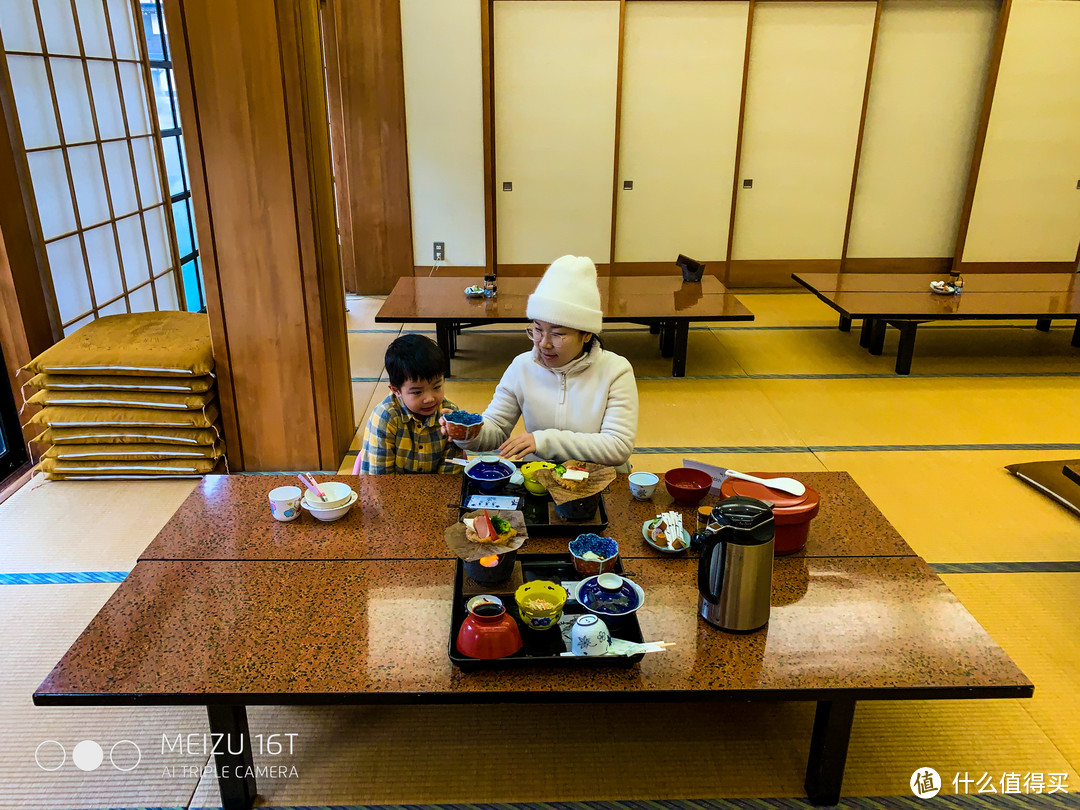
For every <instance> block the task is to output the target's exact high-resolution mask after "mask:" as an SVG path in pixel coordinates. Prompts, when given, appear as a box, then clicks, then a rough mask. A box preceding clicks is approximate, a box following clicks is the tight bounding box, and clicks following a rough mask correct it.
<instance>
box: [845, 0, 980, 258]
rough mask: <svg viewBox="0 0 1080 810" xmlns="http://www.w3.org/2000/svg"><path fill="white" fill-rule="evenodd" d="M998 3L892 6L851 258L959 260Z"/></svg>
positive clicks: (879, 57)
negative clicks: (955, 252)
mask: <svg viewBox="0 0 1080 810" xmlns="http://www.w3.org/2000/svg"><path fill="white" fill-rule="evenodd" d="M998 6H999V4H998V0H936V2H933V3H927V2H925V0H885V4H884V7H883V9H882V13H881V23H880V25H879V29H878V38H877V48H876V50H875V54H874V73H873V78H872V81H871V85H870V100H869V104H868V106H867V110H866V128H865V131H864V133H863V143H862V155H861V157H860V160H859V180H858V185H857V186H856V189H855V206H854V209H853V211H852V217H851V236H850V238H849V241H848V254H847V255H848V256H849V257H852V258H859V257H873V258H883V257H903V258H918V257H924V258H927V257H933V258H946V257H951V256H952V255H953V250H954V249H955V247H956V233H957V229H958V227H959V224H960V212H961V209H962V208H963V204H964V192H965V190H966V188H967V179H968V172H969V171H970V169H971V152H972V148H973V145H974V142H975V130H976V127H977V126H978V122H979V112H980V109H981V107H982V94H983V85H984V83H985V81H986V72H987V67H988V63H989V60H990V50H991V45H992V43H993V39H994V32H995V30H996V28H997V13H998Z"/></svg>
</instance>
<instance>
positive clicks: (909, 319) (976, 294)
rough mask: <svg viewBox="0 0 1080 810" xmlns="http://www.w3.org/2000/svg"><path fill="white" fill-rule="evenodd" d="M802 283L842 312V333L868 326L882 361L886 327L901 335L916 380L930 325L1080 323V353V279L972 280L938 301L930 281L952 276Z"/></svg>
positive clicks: (809, 276)
mask: <svg viewBox="0 0 1080 810" xmlns="http://www.w3.org/2000/svg"><path fill="white" fill-rule="evenodd" d="M791 277H792V278H793V279H795V281H797V282H799V283H800V284H801V285H803V286H804V287H806V289H808V290H810V292H812V293H814V295H816V296H817V297H818V298H819V299H820V300H821V301H823V302H825V303H826V304H828V305H829V306H830V307H832V308H833V309H835V310H836V311H837V312H838V313H840V328H841V330H843V331H848V330H849V329H850V328H851V322H852V320H854V319H856V318H860V319H862V322H863V324H862V334H861V336H860V340H859V345H861V346H863V347H865V348H867V349H869V351H870V354H873V355H880V354H881V353H882V351H883V349H884V344H885V328H886V325H887V324H888V325H890V326H895V327H896V328H897V329H898V330H900V344H899V346H898V348H897V352H896V373H897V374H910V373H911V360H912V357H913V356H914V354H915V334H916V331H917V329H918V327H919V324H921V323H928V322H930V321H965V320H971V321H980V320H1023V319H1028V318H1030V319H1031V320H1034V321H1035V322H1036V328H1037V329H1039V330H1041V331H1044V332H1045V331H1049V329H1050V323H1051V321H1053V320H1054V319H1062V318H1066V319H1069V320H1075V321H1076V327H1075V329H1074V330H1073V337H1072V345H1073V346H1080V280H1078V279H1080V276H1078V274H1076V273H970V274H969V273H965V274H964V292H963V293H961V294H960V295H937V294H935V293H932V292H930V282H931V281H934V280H942V279H944V278H947V274H937V275H934V274H925V273H792V274H791Z"/></svg>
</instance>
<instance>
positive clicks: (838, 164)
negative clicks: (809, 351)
mask: <svg viewBox="0 0 1080 810" xmlns="http://www.w3.org/2000/svg"><path fill="white" fill-rule="evenodd" d="M875 10H876V7H875V4H874V3H872V2H865V3H863V2H801V3H800V2H795V3H785V2H777V3H773V2H769V3H758V4H757V5H756V6H755V9H754V21H753V32H752V39H751V46H750V70H749V81H748V86H747V91H746V92H747V96H746V114H745V122H744V128H743V139H742V155H741V161H740V168H739V175H740V178H739V179H740V188H739V192H738V197H737V200H736V206H735V236H734V244H733V246H732V258H733V259H736V260H739V259H747V260H767V259H789V260H790V259H795V260H797V259H835V260H837V261H839V259H840V255H841V248H842V245H843V241H844V229H845V224H846V221H847V209H848V201H849V199H850V192H851V177H852V171H853V169H854V166H855V146H856V142H857V141H858V132H859V119H860V116H861V112H862V100H863V93H864V90H865V86H866V69H867V65H868V60H869V55H870V42H871V38H872V35H873V29H874V16H875ZM746 181H752V187H743V186H742V183H744V182H746ZM740 281H742V283H753V280H752V279H749V278H747V279H740Z"/></svg>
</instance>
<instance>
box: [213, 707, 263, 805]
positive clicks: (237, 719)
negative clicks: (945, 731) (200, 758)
mask: <svg viewBox="0 0 1080 810" xmlns="http://www.w3.org/2000/svg"><path fill="white" fill-rule="evenodd" d="M206 713H207V715H208V716H209V718H210V739H211V740H213V741H214V747H215V754H214V766H215V768H216V769H217V772H218V790H220V791H221V808H222V810H249V808H251V807H252V806H253V805H254V804H255V794H256V793H257V792H258V791H257V789H256V787H255V766H254V764H253V763H252V760H251V734H250V733H248V722H247V709H246V708H244V707H243V706H207V707H206ZM217 735H221V736H217ZM234 752H238V753H234Z"/></svg>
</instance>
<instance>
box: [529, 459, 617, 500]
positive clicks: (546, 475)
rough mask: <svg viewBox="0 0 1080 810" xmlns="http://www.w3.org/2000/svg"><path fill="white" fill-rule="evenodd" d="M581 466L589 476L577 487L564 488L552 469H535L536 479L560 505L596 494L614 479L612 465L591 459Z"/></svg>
mask: <svg viewBox="0 0 1080 810" xmlns="http://www.w3.org/2000/svg"><path fill="white" fill-rule="evenodd" d="M581 466H582V467H584V468H585V472H587V473H588V474H589V478H588V480H587V481H586V482H585V486H583V487H581V488H579V489H574V490H570V489H566V488H565V487H564V486H562V484H560V483H558V479H557V478H556V477H555V472H554V471H553V470H537V471H536V480H537V481H539V482H540V483H541V484H543V485H544V486H545V487H547V491H548V494H549V495H551V499H552V500H553V501H555V503H557V504H559V505H560V506H562V505H563V504H564V503H570V501H580V500H582V499H583V498H589V497H591V496H593V495H598V494H599V493H601V492H603V491H604V490H605V489H607V488H608V487H609V486H610V485H611V482H612V481H614V480H615V468H614V467H605V466H604V465H603V464H594V463H593V462H591V461H586V462H585V463H583V464H582V465H581Z"/></svg>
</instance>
